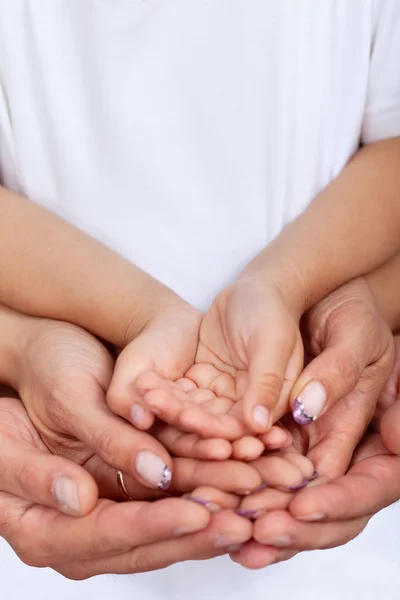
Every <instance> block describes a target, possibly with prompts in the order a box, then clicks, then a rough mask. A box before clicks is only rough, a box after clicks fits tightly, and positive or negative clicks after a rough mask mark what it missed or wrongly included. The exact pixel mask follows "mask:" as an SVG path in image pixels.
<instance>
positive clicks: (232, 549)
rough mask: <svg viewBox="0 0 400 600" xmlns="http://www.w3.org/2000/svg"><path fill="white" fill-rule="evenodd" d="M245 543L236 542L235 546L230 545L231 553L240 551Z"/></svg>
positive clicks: (229, 551)
mask: <svg viewBox="0 0 400 600" xmlns="http://www.w3.org/2000/svg"><path fill="white" fill-rule="evenodd" d="M243 546H244V544H236V545H235V546H229V548H227V550H228V553H229V554H233V553H234V552H239V550H241V549H242V548H243Z"/></svg>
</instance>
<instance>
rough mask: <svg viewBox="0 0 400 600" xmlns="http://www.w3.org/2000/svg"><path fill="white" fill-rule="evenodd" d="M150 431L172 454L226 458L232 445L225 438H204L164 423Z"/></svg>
mask: <svg viewBox="0 0 400 600" xmlns="http://www.w3.org/2000/svg"><path fill="white" fill-rule="evenodd" d="M151 433H152V434H153V435H154V437H155V438H156V439H157V440H158V441H159V442H160V443H161V444H162V445H163V446H164V447H165V448H166V449H167V450H168V451H169V452H171V454H173V455H174V456H181V457H184V458H197V459H202V460H227V459H228V458H229V457H230V456H231V454H232V445H231V444H230V443H229V442H228V441H227V440H223V439H219V438H213V439H209V440H204V439H201V438H199V436H198V435H196V434H194V433H185V432H182V431H180V430H179V429H176V428H175V427H171V426H169V425H164V424H157V425H156V426H155V427H154V428H153V429H152V431H151Z"/></svg>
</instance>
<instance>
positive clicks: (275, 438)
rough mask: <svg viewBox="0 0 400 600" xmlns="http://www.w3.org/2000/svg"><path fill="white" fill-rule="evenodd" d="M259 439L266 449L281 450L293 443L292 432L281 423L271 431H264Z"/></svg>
mask: <svg viewBox="0 0 400 600" xmlns="http://www.w3.org/2000/svg"><path fill="white" fill-rule="evenodd" d="M259 439H260V440H261V441H262V443H263V444H264V446H265V449H266V450H280V449H281V448H287V447H289V446H291V445H292V444H293V436H292V434H291V433H290V432H289V431H288V430H287V429H283V427H281V426H279V425H274V426H273V427H271V429H270V430H269V431H267V432H266V433H262V434H261V435H260V438H259Z"/></svg>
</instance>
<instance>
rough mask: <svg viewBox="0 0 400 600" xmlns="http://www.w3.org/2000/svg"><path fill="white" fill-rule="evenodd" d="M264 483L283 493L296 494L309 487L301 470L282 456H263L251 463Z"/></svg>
mask: <svg viewBox="0 0 400 600" xmlns="http://www.w3.org/2000/svg"><path fill="white" fill-rule="evenodd" d="M251 465H252V467H254V468H255V469H257V471H258V472H259V473H260V475H261V478H262V480H263V481H265V482H266V483H268V485H270V486H271V487H278V488H281V489H282V490H283V491H287V492H296V491H298V490H301V489H303V488H304V487H305V486H306V485H308V479H306V478H305V477H304V475H303V474H302V472H301V471H300V469H299V468H298V467H297V466H296V465H294V464H293V463H292V462H290V461H289V460H286V459H285V458H283V457H282V456H261V457H260V458H258V459H257V460H254V461H253V462H252V463H251Z"/></svg>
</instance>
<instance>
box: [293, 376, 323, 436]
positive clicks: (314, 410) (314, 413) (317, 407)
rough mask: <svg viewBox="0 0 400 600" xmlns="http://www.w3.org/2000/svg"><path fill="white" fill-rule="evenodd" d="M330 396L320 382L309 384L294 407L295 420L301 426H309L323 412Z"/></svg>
mask: <svg viewBox="0 0 400 600" xmlns="http://www.w3.org/2000/svg"><path fill="white" fill-rule="evenodd" d="M327 398H328V394H327V392H326V389H325V388H324V386H323V385H322V383H319V381H312V382H311V383H309V384H308V385H307V386H306V387H305V388H304V390H303V391H302V392H301V394H300V395H299V396H298V397H297V398H296V400H295V401H294V405H293V411H292V413H293V418H294V420H295V421H296V423H298V424H299V425H309V424H310V423H312V422H313V421H315V419H316V418H317V417H318V415H319V414H320V413H321V412H322V409H323V408H324V406H325V404H326V401H327Z"/></svg>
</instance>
